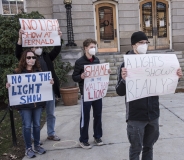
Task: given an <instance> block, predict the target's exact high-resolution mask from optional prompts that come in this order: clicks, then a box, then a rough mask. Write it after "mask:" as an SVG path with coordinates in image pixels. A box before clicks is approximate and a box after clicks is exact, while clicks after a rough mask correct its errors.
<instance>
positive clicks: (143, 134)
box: [116, 31, 182, 160]
mask: <svg viewBox="0 0 184 160" xmlns="http://www.w3.org/2000/svg"><path fill="white" fill-rule="evenodd" d="M148 43H149V41H148V38H147V36H146V35H145V33H144V32H141V31H139V32H135V33H133V34H132V37H131V44H132V47H133V50H132V51H129V52H128V53H127V54H128V55H136V54H137V55H138V54H146V52H147V48H148ZM176 75H178V77H181V76H182V72H181V69H178V70H177V72H176ZM126 78H127V69H126V68H124V62H123V63H122V64H121V66H120V69H119V72H118V83H117V85H116V92H117V94H118V95H120V96H125V95H126V97H125V99H126V100H127V93H128V90H127V89H126V83H127V81H126ZM138 87H139V86H137V88H138ZM132 94H135V93H132ZM159 116H160V111H159V97H158V96H149V97H145V98H140V99H136V100H133V101H130V102H126V121H127V135H128V139H129V142H130V148H129V159H130V160H138V159H139V155H140V153H141V151H142V160H152V159H153V145H154V143H155V142H156V141H157V139H158V137H159Z"/></svg>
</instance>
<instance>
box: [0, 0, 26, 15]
mask: <svg viewBox="0 0 184 160" xmlns="http://www.w3.org/2000/svg"><path fill="white" fill-rule="evenodd" d="M10 1H11V0H10ZM10 1H8V4H9V11H10V12H11V7H10V6H11V4H10ZM14 1H15V2H16V10H17V13H16V14H18V4H17V2H19V1H20V2H23V8H24V11H25V1H24V0H14ZM0 3H1V4H0V7H1V14H2V15H3V16H12V15H16V14H14V13H10V14H4V11H3V2H2V1H1V2H0Z"/></svg>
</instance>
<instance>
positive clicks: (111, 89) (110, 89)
mask: <svg viewBox="0 0 184 160" xmlns="http://www.w3.org/2000/svg"><path fill="white" fill-rule="evenodd" d="M108 91H116V89H115V86H108V90H107V92H108Z"/></svg>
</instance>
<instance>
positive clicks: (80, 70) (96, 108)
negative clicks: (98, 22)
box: [72, 39, 111, 149]
mask: <svg viewBox="0 0 184 160" xmlns="http://www.w3.org/2000/svg"><path fill="white" fill-rule="evenodd" d="M96 44H97V42H96V41H95V40H93V39H86V40H85V41H84V42H83V47H84V52H85V53H84V55H83V56H82V57H81V58H79V59H78V60H77V61H76V62H75V67H74V71H73V74H72V78H73V80H74V81H75V82H78V83H79V88H80V93H81V118H80V138H79V145H80V146H81V147H82V148H84V149H90V148H92V147H91V145H90V144H89V143H88V139H89V136H88V128H89V120H90V109H91V106H92V107H93V117H94V122H93V131H94V135H93V137H94V142H95V143H96V144H97V145H98V146H101V145H103V141H102V139H101V137H102V121H101V118H102V98H100V99H98V100H94V101H88V102H84V97H83V87H84V79H85V73H84V65H95V64H100V61H99V59H98V58H97V57H96V56H95V54H96V51H95V50H96ZM110 72H111V71H110V70H108V73H110Z"/></svg>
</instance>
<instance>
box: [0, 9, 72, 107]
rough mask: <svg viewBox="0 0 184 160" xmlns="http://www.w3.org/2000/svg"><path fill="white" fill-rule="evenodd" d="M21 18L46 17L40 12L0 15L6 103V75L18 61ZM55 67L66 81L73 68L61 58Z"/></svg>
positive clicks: (1, 90)
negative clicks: (17, 48) (8, 15)
mask: <svg viewBox="0 0 184 160" xmlns="http://www.w3.org/2000/svg"><path fill="white" fill-rule="evenodd" d="M19 18H25V19H43V18H44V17H43V15H41V14H39V13H38V12H31V13H22V14H18V15H14V16H10V17H7V16H2V15H0V73H1V76H0V100H1V102H3V103H6V104H7V103H8V92H7V89H6V88H5V85H6V82H7V77H6V76H7V74H12V72H13V70H14V69H15V68H16V65H17V63H18V60H17V59H16V57H15V46H16V45H15V44H16V43H17V40H18V36H19V35H18V31H19V29H20V23H19ZM50 49H51V48H50V47H47V50H50ZM55 67H56V73H57V74H59V75H58V77H59V79H60V81H61V82H62V81H66V79H65V77H66V74H67V73H68V71H69V70H70V68H71V66H70V64H69V63H64V62H61V60H60V58H57V59H56V62H55Z"/></svg>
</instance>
